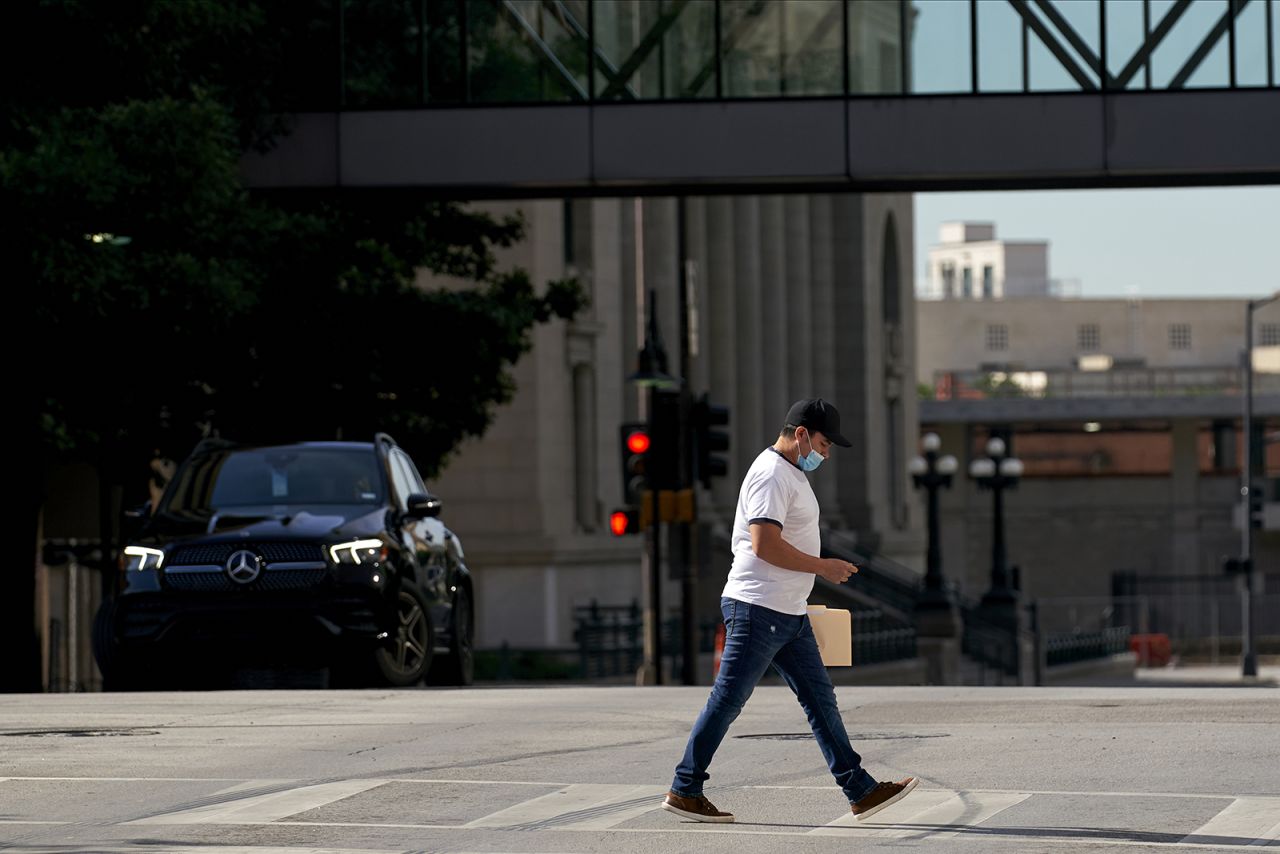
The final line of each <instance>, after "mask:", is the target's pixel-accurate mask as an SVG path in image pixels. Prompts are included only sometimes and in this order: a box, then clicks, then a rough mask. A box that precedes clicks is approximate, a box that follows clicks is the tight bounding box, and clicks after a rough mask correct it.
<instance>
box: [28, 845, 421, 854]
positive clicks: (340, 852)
mask: <svg viewBox="0 0 1280 854" xmlns="http://www.w3.org/2000/svg"><path fill="white" fill-rule="evenodd" d="M8 850H10V851H12V852H14V854H24V852H25V851H26V850H28V849H24V848H23V847H22V846H18V847H17V848H12V849H8ZM29 850H31V851H33V852H34V851H44V850H47V849H43V848H38V849H37V848H32V849H29ZM93 851H94V854H137V851H138V848H137V846H134V845H128V846H120V847H113V846H110V845H108V846H100V845H95V846H93ZM164 851H165V854H404V849H403V848H399V849H396V850H388V849H377V850H375V849H372V848H294V847H284V846H279V845H168V844H166V845H165V846H164Z"/></svg>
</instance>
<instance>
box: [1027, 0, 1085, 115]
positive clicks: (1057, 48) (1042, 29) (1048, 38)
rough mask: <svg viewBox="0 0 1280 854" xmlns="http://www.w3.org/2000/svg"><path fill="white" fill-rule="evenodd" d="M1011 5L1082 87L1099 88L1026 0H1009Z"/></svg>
mask: <svg viewBox="0 0 1280 854" xmlns="http://www.w3.org/2000/svg"><path fill="white" fill-rule="evenodd" d="M1009 5H1010V6H1012V7H1013V8H1014V11H1016V12H1017V13H1018V14H1019V15H1021V16H1022V20H1023V21H1025V22H1026V24H1027V26H1028V27H1030V28H1031V31H1032V32H1033V33H1035V34H1036V36H1037V37H1038V38H1039V39H1040V41H1041V42H1043V43H1044V46H1045V47H1047V48H1048V49H1049V52H1050V53H1052V54H1053V55H1054V57H1056V58H1057V60H1058V62H1059V63H1060V64H1061V65H1062V67H1063V69H1065V70H1066V72H1067V73H1068V74H1070V75H1071V76H1072V77H1073V78H1074V79H1075V81H1076V82H1077V83H1079V84H1080V88H1081V89H1084V90H1085V91H1088V92H1092V91H1094V90H1096V89H1097V88H1098V84H1096V83H1094V82H1093V81H1092V80H1091V79H1089V75H1088V74H1086V73H1085V71H1084V69H1082V68H1081V67H1080V66H1079V65H1077V64H1076V61H1075V60H1074V59H1072V58H1071V55H1070V54H1068V53H1067V51H1066V50H1065V49H1064V48H1063V47H1062V45H1061V44H1060V43H1059V42H1058V40H1057V39H1056V38H1054V36H1053V33H1051V32H1050V31H1049V28H1048V27H1046V26H1045V25H1044V22H1043V21H1041V20H1040V18H1039V16H1037V15H1036V14H1035V13H1034V12H1032V11H1031V8H1030V7H1029V6H1028V5H1027V2H1026V0H1009Z"/></svg>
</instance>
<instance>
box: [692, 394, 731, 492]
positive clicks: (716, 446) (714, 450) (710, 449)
mask: <svg viewBox="0 0 1280 854" xmlns="http://www.w3.org/2000/svg"><path fill="white" fill-rule="evenodd" d="M728 425H729V407H727V406H719V405H717V404H714V403H712V402H711V401H710V400H708V399H707V395H705V394H704V395H703V396H702V397H700V398H698V401H697V402H696V403H695V404H694V405H693V447H694V455H693V464H694V476H695V477H697V479H698V480H700V481H702V485H703V486H704V487H706V488H707V489H710V488H711V478H713V477H724V476H725V475H726V474H728V473H729V463H728V461H727V460H726V459H725V458H724V457H720V456H716V454H718V453H720V452H722V451H727V450H729V433H728V431H726V430H716V429H713V428H716V427H727V426H728Z"/></svg>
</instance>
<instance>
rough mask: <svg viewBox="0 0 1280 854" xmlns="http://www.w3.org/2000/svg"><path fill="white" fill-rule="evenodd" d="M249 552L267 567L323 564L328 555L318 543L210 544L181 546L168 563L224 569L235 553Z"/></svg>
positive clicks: (171, 564)
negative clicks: (296, 563)
mask: <svg viewBox="0 0 1280 854" xmlns="http://www.w3.org/2000/svg"><path fill="white" fill-rule="evenodd" d="M241 549H247V550H249V551H251V552H254V553H256V554H257V555H259V556H260V557H261V558H262V562H263V563H268V564H270V563H281V562H287V563H295V562H301V561H322V560H324V552H323V550H322V549H321V547H320V546H319V545H318V544H317V543H210V544H208V545H202V546H180V547H179V548H177V549H175V550H174V551H173V553H172V554H171V555H169V559H168V560H167V561H166V562H165V563H166V565H167V566H199V565H208V564H215V565H217V566H222V565H223V564H225V563H226V562H227V558H229V557H231V555H232V553H233V552H238V551H240V550H241Z"/></svg>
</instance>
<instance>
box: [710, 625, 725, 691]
mask: <svg viewBox="0 0 1280 854" xmlns="http://www.w3.org/2000/svg"><path fill="white" fill-rule="evenodd" d="M723 656H724V623H721V624H720V625H718V626H716V656H715V660H714V661H713V663H712V666H711V676H712V677H713V678H714V677H716V676H719V675H720V659H721V657H723Z"/></svg>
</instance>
